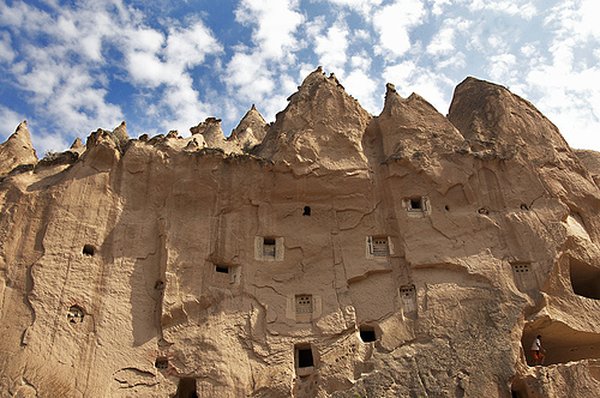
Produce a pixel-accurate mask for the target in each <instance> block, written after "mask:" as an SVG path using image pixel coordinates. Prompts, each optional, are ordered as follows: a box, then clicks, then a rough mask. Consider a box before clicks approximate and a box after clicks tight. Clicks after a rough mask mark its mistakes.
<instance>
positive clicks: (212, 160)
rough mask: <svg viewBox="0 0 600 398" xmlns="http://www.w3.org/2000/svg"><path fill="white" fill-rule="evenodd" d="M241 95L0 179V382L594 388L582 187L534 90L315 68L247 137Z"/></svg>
mask: <svg viewBox="0 0 600 398" xmlns="http://www.w3.org/2000/svg"><path fill="white" fill-rule="evenodd" d="M472 98H474V99H476V100H472ZM251 112H252V113H250V112H249V113H248V114H247V115H246V117H245V119H248V120H246V122H247V127H243V126H244V123H242V122H241V123H240V126H241V127H240V129H236V131H237V132H236V134H235V136H234V138H230V139H225V138H224V137H223V135H222V132H221V129H220V124H219V122H218V120H216V119H208V120H207V121H205V122H203V123H200V124H199V125H198V126H196V127H193V128H192V129H191V130H192V136H191V137H189V138H182V137H180V136H179V135H178V134H176V133H169V134H167V135H166V136H157V137H153V138H152V139H149V140H148V139H146V140H142V139H139V140H129V141H128V142H125V143H123V142H121V141H120V140H119V139H118V137H117V136H118V134H117V133H114V131H113V132H111V131H105V130H101V129H100V130H98V131H96V132H94V133H92V134H91V135H90V137H89V138H88V140H87V144H86V150H85V152H83V153H82V155H81V156H80V157H79V158H78V159H77V160H76V161H75V162H74V163H72V164H70V165H68V166H66V167H65V165H47V166H48V167H36V168H35V170H34V171H33V172H31V173H11V174H9V175H5V176H4V177H3V178H2V179H1V180H0V206H1V207H2V213H1V216H0V242H2V245H0V336H2V339H0V391H2V393H4V394H5V395H7V396H57V397H59V396H61V397H62V396H65V397H66V396H85V397H88V396H90V397H130V396H143V397H165V396H175V397H189V396H193V394H194V393H195V394H196V395H197V396H202V397H204V396H207V397H243V396H253V397H290V396H293V397H353V398H354V397H356V396H365V397H366V396H368V397H411V396H412V397H425V396H428V397H490V398H495V397H497V398H508V397H511V396H512V397H514V396H518V397H527V398H538V397H539V398H541V397H567V396H569V397H570V396H573V397H585V398H587V397H589V398H595V397H596V396H597V391H600V332H599V330H600V290H599V286H600V265H599V264H600V245H599V243H600V224H599V223H600V220H599V218H598V209H600V188H598V186H597V185H596V184H595V183H594V182H593V179H592V175H593V173H594V171H593V169H594V168H593V167H592V166H590V161H589V159H586V158H585V156H583V162H582V161H580V160H579V158H578V156H576V155H575V153H574V152H573V151H572V150H571V149H570V148H569V147H568V146H566V144H564V142H563V141H562V138H561V137H560V135H558V134H559V133H558V131H557V130H555V127H554V126H553V125H552V124H551V123H550V122H549V121H547V120H546V119H545V118H544V117H543V116H542V115H541V114H540V113H539V112H538V111H537V110H535V108H534V107H533V105H531V104H529V103H528V102H527V101H525V100H523V99H521V98H519V97H517V96H515V95H514V94H512V93H510V92H509V91H508V90H506V89H504V88H502V87H500V86H497V85H494V84H491V83H488V82H483V81H480V80H476V79H468V80H467V81H466V82H463V83H462V84H461V85H460V86H459V87H458V88H457V90H456V93H455V97H454V99H453V103H452V106H451V110H450V114H449V116H448V118H445V117H444V116H442V115H440V114H439V113H438V112H437V111H435V109H434V108H433V107H431V105H429V104H428V103H427V102H426V101H425V100H424V99H422V98H421V97H419V96H417V95H411V96H410V97H409V98H406V99H404V98H401V97H400V96H398V94H397V93H396V92H395V90H394V88H393V87H392V86H388V89H387V94H386V102H385V106H384V109H383V110H382V112H381V114H380V115H378V116H376V117H371V116H370V115H368V114H367V113H366V112H365V111H364V110H363V109H362V108H361V107H360V105H359V104H358V103H356V102H355V101H354V100H353V99H352V98H351V97H349V96H348V95H347V94H346V93H345V92H344V90H343V87H341V85H340V83H339V82H338V81H337V79H336V78H335V76H330V77H326V76H325V75H324V74H323V73H322V71H321V70H320V69H319V70H317V71H315V72H313V73H312V74H311V75H309V76H308V77H307V78H306V79H305V81H304V83H303V84H302V85H301V86H300V88H299V91H298V92H297V93H296V94H294V95H293V96H292V97H291V99H290V103H289V105H288V107H287V108H286V110H285V111H283V112H282V113H280V114H279V115H278V116H277V120H276V122H275V124H273V125H272V126H271V127H270V128H269V131H268V133H267V135H266V136H265V138H264V140H263V141H262V143H261V144H259V145H258V147H256V148H254V149H251V150H250V152H252V154H249V153H244V152H243V151H242V145H240V142H239V141H238V140H240V139H241V138H240V137H242V136H243V135H244V134H247V135H248V136H250V131H249V130H248V129H251V130H252V136H253V137H254V138H253V139H256V140H257V141H258V140H259V135H255V134H257V133H256V132H255V126H258V127H260V124H261V121H260V118H258V117H257V116H256V114H254V112H253V111H252V110H251ZM255 122H256V123H255ZM259 131H260V130H259ZM531 131H534V132H533V133H532V132H531ZM251 141H252V140H248V141H246V142H251ZM236 145H238V146H236ZM578 155H579V156H581V155H580V153H578ZM50 166H52V167H50ZM538 334H541V335H542V336H543V346H544V347H545V348H546V350H547V355H546V362H545V364H544V365H543V366H541V365H540V366H533V363H532V358H531V353H530V347H531V344H532V342H533V339H534V337H535V336H536V335H538Z"/></svg>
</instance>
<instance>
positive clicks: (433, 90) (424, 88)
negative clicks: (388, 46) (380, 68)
mask: <svg viewBox="0 0 600 398" xmlns="http://www.w3.org/2000/svg"><path fill="white" fill-rule="evenodd" d="M383 75H384V78H385V79H386V81H388V82H390V83H393V84H395V85H396V89H397V90H398V92H399V93H401V95H402V96H404V97H408V96H409V95H410V94H411V93H412V92H415V93H417V94H419V95H420V96H421V97H423V98H425V100H427V101H428V102H429V103H431V105H433V106H434V107H435V108H436V109H437V110H438V111H439V112H440V113H442V114H446V111H447V109H448V104H449V103H450V90H451V89H452V88H453V85H454V82H453V81H452V80H451V79H449V78H448V77H446V76H444V75H443V74H440V73H437V72H434V71H429V70H427V69H421V68H419V67H417V65H416V64H415V63H413V62H412V61H405V62H401V63H399V64H396V65H390V66H388V67H386V68H385V70H384V73H383Z"/></svg>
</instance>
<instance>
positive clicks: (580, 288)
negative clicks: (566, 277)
mask: <svg viewBox="0 0 600 398" xmlns="http://www.w3.org/2000/svg"><path fill="white" fill-rule="evenodd" d="M569 265H570V277H571V287H572V288H573V293H575V294H576V295H578V296H582V297H587V298H590V299H595V300H600V268H595V267H592V266H591V265H588V264H585V263H582V262H580V261H576V260H574V259H571V260H570V264H569Z"/></svg>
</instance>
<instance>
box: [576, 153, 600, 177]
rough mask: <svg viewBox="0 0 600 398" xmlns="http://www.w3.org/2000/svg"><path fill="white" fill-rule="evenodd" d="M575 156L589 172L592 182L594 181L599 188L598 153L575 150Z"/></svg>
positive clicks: (599, 162)
mask: <svg viewBox="0 0 600 398" xmlns="http://www.w3.org/2000/svg"><path fill="white" fill-rule="evenodd" d="M575 154H576V155H577V157H578V158H579V160H581V163H583V165H584V166H585V167H586V168H587V169H588V170H589V171H590V173H591V174H592V176H593V178H594V181H596V185H598V186H600V152H596V151H586V150H581V149H580V150H577V149H576V150H575Z"/></svg>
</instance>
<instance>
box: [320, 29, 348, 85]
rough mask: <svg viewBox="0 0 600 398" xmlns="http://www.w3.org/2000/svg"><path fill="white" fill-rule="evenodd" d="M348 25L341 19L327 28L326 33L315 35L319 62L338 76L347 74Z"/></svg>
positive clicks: (341, 76)
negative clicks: (345, 67) (345, 66)
mask: <svg viewBox="0 0 600 398" xmlns="http://www.w3.org/2000/svg"><path fill="white" fill-rule="evenodd" d="M348 33H349V32H348V27H347V26H346V25H345V24H344V23H343V22H342V21H340V20H338V21H336V22H335V23H334V24H333V25H332V26H330V27H329V28H328V29H327V33H326V34H325V35H322V34H318V35H317V36H316V37H315V39H314V40H315V53H316V54H317V56H318V57H319V64H320V65H322V66H323V68H324V69H325V70H329V71H332V72H334V73H335V74H336V75H337V76H338V77H340V78H343V77H344V76H345V69H344V65H345V64H346V60H347V55H346V51H347V49H348Z"/></svg>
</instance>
